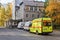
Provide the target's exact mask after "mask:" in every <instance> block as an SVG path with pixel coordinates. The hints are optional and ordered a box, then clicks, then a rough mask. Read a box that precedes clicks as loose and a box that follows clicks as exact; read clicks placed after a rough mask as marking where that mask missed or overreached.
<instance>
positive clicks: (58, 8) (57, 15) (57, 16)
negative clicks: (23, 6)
mask: <svg viewBox="0 0 60 40" xmlns="http://www.w3.org/2000/svg"><path fill="white" fill-rule="evenodd" d="M45 12H46V16H49V17H51V18H52V19H53V21H54V20H55V23H56V24H60V21H59V20H60V2H50V3H49V4H48V6H47V7H46V9H45Z"/></svg>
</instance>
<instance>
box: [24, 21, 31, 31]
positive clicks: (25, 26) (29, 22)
mask: <svg viewBox="0 0 60 40" xmlns="http://www.w3.org/2000/svg"><path fill="white" fill-rule="evenodd" d="M30 24H31V21H28V22H25V25H24V27H23V28H24V30H27V31H29V25H30Z"/></svg>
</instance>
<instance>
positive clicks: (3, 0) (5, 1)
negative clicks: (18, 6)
mask: <svg viewBox="0 0 60 40" xmlns="http://www.w3.org/2000/svg"><path fill="white" fill-rule="evenodd" d="M12 1H13V0H0V3H3V4H5V3H9V2H12ZM38 1H44V0H38Z"/></svg>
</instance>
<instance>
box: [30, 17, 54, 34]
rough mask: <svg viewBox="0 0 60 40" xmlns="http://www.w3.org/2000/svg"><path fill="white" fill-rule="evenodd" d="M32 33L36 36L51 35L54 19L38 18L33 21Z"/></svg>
mask: <svg viewBox="0 0 60 40" xmlns="http://www.w3.org/2000/svg"><path fill="white" fill-rule="evenodd" d="M30 32H33V33H36V34H42V33H44V34H49V33H52V32H53V26H52V19H51V18H38V19H34V20H33V21H32V24H31V25H30Z"/></svg>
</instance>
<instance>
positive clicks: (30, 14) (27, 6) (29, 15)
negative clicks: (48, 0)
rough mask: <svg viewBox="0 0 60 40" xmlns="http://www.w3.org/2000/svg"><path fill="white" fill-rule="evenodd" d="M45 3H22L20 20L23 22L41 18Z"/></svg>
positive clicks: (32, 0) (32, 1)
mask: <svg viewBox="0 0 60 40" xmlns="http://www.w3.org/2000/svg"><path fill="white" fill-rule="evenodd" d="M43 9H44V2H42V1H40V2H39V1H34V0H31V1H26V0H25V1H21V2H20V9H19V10H18V12H19V13H20V18H21V19H22V20H23V21H31V20H33V19H36V18H40V17H42V15H43V13H42V12H43Z"/></svg>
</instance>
